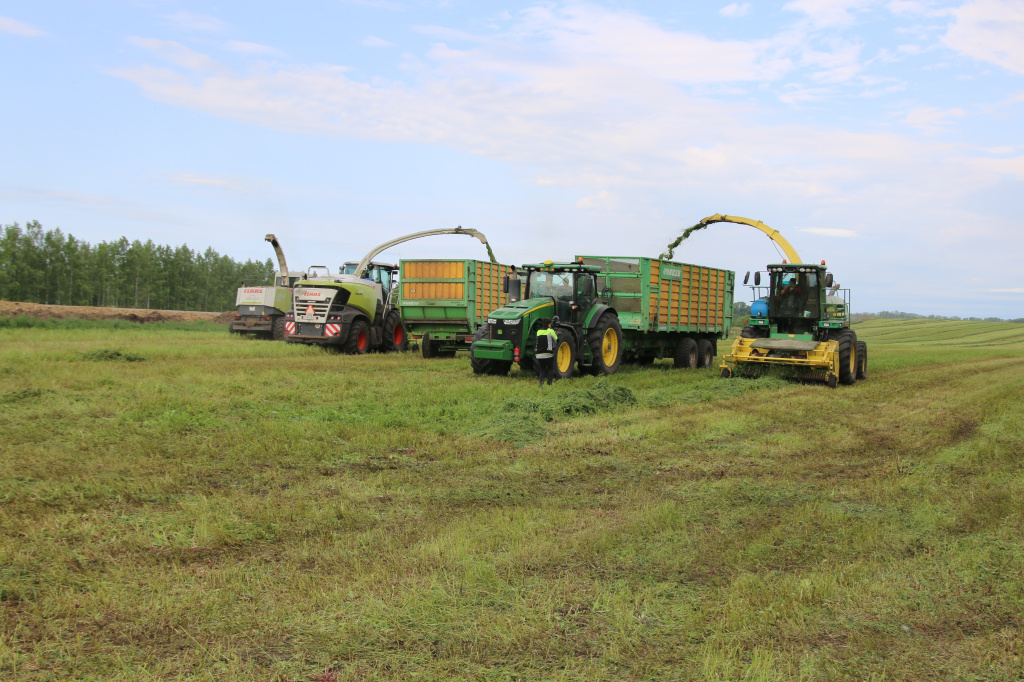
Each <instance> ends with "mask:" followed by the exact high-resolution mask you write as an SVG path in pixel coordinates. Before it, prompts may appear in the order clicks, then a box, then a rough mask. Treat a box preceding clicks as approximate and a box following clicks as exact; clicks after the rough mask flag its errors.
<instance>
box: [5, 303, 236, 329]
mask: <svg viewBox="0 0 1024 682" xmlns="http://www.w3.org/2000/svg"><path fill="white" fill-rule="evenodd" d="M233 314H234V311H227V312H223V313H201V312H193V311H189V310H145V309H141V308H97V307H94V306H86V305H44V304H42V303H18V302H16V301H0V317H18V316H19V315H27V316H28V317H38V318H40V319H43V320H69V319H80V320H127V321H128V322H139V323H143V322H199V321H203V320H206V321H210V322H217V323H220V324H227V323H228V322H230V321H231V316H232V315H233Z"/></svg>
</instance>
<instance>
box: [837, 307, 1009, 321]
mask: <svg viewBox="0 0 1024 682" xmlns="http://www.w3.org/2000/svg"><path fill="white" fill-rule="evenodd" d="M852 317H853V321H854V322H860V321H862V320H870V319H873V318H879V319H883V320H966V321H968V322H1024V318H1020V317H1019V318H1017V319H1015V320H1004V319H1003V318H1001V317H958V316H956V315H952V316H946V315H918V314H917V313H904V312H902V311H899V310H883V311H882V312H880V313H854V314H853V316H852Z"/></svg>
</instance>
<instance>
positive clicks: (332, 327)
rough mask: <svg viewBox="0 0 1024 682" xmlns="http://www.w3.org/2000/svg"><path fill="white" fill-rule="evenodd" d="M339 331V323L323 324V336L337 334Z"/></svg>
mask: <svg viewBox="0 0 1024 682" xmlns="http://www.w3.org/2000/svg"><path fill="white" fill-rule="evenodd" d="M340 331H341V325H340V324H325V325H324V336H337V335H338V333H339V332H340Z"/></svg>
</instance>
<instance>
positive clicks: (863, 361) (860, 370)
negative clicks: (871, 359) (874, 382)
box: [857, 341, 868, 380]
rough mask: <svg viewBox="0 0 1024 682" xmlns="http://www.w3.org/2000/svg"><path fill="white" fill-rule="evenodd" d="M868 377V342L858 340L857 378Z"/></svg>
mask: <svg viewBox="0 0 1024 682" xmlns="http://www.w3.org/2000/svg"><path fill="white" fill-rule="evenodd" d="M867 378H868V344H867V343H865V342H864V341H858V342H857V379H858V380H861V379H867Z"/></svg>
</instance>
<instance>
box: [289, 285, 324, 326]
mask: <svg viewBox="0 0 1024 682" xmlns="http://www.w3.org/2000/svg"><path fill="white" fill-rule="evenodd" d="M318 293H319V294H320V296H315V297H314V296H304V295H302V294H301V293H299V292H296V293H295V321H296V322H315V323H319V324H323V323H324V322H326V321H327V312H328V311H329V310H330V309H331V301H333V300H334V292H333V291H331V290H330V289H319V290H318ZM310 308H312V310H310Z"/></svg>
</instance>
